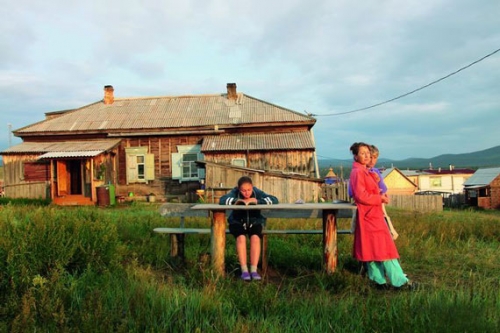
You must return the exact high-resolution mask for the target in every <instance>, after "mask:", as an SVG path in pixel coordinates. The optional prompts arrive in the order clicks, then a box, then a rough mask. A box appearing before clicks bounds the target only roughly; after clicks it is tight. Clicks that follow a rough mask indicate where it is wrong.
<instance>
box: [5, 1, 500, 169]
mask: <svg viewBox="0 0 500 333" xmlns="http://www.w3.org/2000/svg"><path fill="white" fill-rule="evenodd" d="M0 1H1V6H0V15H1V17H2V20H0V50H1V52H0V150H4V149H6V148H8V146H9V139H10V140H11V142H12V144H17V143H19V142H21V141H20V139H19V138H16V137H11V136H10V135H9V131H8V128H9V124H10V125H11V127H12V128H13V129H18V128H21V127H23V126H26V125H28V124H31V123H34V122H36V121H40V120H42V119H43V118H44V113H45V112H50V111H57V110H64V109H69V108H75V107H79V106H83V105H86V104H89V103H92V102H95V101H97V100H100V99H102V97H103V87H104V85H108V84H111V85H113V86H114V88H115V96H116V97H139V96H160V95H188V94H213V93H224V92H225V90H226V83H228V82H236V84H237V86H238V91H239V92H243V93H245V94H248V95H250V96H253V97H256V98H259V99H263V100H265V101H268V102H271V103H274V104H278V105H281V106H284V107H287V108H289V109H292V110H295V111H298V112H308V113H313V114H315V115H317V123H316V125H315V126H314V134H315V138H316V146H317V152H318V155H319V157H320V158H321V157H324V158H341V159H344V158H349V157H350V155H349V146H350V145H351V144H352V143H353V142H355V141H365V142H369V143H373V144H375V145H377V146H378V147H379V148H380V151H381V157H384V158H391V159H404V158H409V157H433V156H436V155H441V154H447V153H454V154H459V153H467V152H473V151H477V150H483V149H487V148H490V147H493V146H497V145H500V136H499V135H498V127H499V125H500V98H499V91H500V52H499V53H496V54H494V55H492V56H491V57H488V58H487V59H485V60H483V61H481V62H479V63H477V64H475V65H474V66H472V67H470V68H468V69H466V70H464V71H462V72H460V73H458V74H456V75H454V76H451V77H450V78H448V79H446V80H443V81H441V82H439V83H437V84H435V85H432V86H431V87H428V88H426V89H424V90H421V91H419V92H416V93H414V94H412V95H410V96H408V97H405V98H401V99H398V100H396V101H394V102H391V103H387V104H384V105H382V106H380V107H376V108H372V109H369V110H366V111H362V112H356V113H351V114H345V115H337V116H325V115H331V114H335V113H342V112H346V111H350V110H354V109H358V108H363V107H366V106H370V105H373V104H376V103H380V102H383V101H385V100H388V99H391V98H393V97H396V96H399V95H401V94H404V93H406V92H409V91H412V90H414V89H416V88H419V87H421V86H423V85H426V84H428V83H430V82H432V81H434V80H436V79H439V78H441V77H443V76H445V75H447V74H449V73H451V72H453V71H455V70H457V69H459V68H461V67H463V66H466V65H468V64H469V63H471V62H473V61H475V60H477V59H479V58H481V57H483V56H485V55H487V54H489V53H491V52H493V51H495V50H497V49H499V48H500V29H498V14H499V13H500V2H499V1H498V0H482V1H474V0H434V1H430V0H418V1H415V0H407V1H397V0H365V1H357V2H354V1H348V0H345V1H344V0H342V1H340V0H330V1H321V0H308V1H305V0H301V1H298V0H286V1H282V0H276V1H261V0H254V1H238V0H233V1H223V0H214V1H210V0H205V1H197V0H191V1H189V0H183V1H178V0H176V1H171V0H163V1H148V0H142V1H130V0H121V1H114V0H109V1H105V2H103V1H94V0H87V1H73V0H64V1H62V0H48V1H34V0H30V1H28V0H18V1H6V0H0Z"/></svg>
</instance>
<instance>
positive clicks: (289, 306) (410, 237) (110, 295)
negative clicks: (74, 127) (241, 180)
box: [0, 204, 500, 333]
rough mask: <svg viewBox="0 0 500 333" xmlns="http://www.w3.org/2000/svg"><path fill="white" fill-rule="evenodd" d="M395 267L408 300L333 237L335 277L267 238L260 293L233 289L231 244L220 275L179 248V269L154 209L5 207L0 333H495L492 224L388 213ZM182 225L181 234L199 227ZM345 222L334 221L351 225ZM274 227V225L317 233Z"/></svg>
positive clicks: (462, 217)
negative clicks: (404, 276)
mask: <svg viewBox="0 0 500 333" xmlns="http://www.w3.org/2000/svg"><path fill="white" fill-rule="evenodd" d="M390 214H391V218H392V220H393V222H394V224H395V227H396V228H397V230H398V232H399V234H400V238H399V239H398V240H397V241H396V242H397V245H398V249H399V251H400V254H401V263H402V266H403V268H404V270H405V271H406V272H407V273H408V274H409V276H410V277H411V278H412V279H414V280H417V281H419V282H420V283H422V284H423V289H422V290H419V291H417V292H395V291H379V290H376V289H373V288H372V287H370V285H369V283H368V281H367V279H366V277H364V276H362V275H360V274H359V265H358V263H357V262H356V261H354V260H353V259H352V258H351V255H350V254H351V249H352V236H350V235H341V236H339V244H338V246H339V254H340V259H339V268H338V270H337V272H336V273H335V274H333V275H326V274H324V273H323V270H322V266H321V259H322V251H321V242H322V240H321V236H319V235H315V236H309V235H308V236H305V235H288V236H271V237H269V254H270V256H269V265H270V268H269V271H268V275H267V277H266V278H265V280H264V281H262V282H261V283H244V282H242V281H239V280H238V274H239V272H238V265H237V259H236V254H235V251H234V239H232V237H228V239H227V243H228V244H227V246H226V271H227V276H226V277H223V278H221V277H218V276H215V275H214V274H213V272H212V271H211V270H210V267H209V265H208V264H207V263H206V261H204V260H202V258H203V255H204V254H205V253H206V252H207V251H208V249H209V237H208V236H206V235H192V236H189V237H186V262H184V263H182V262H179V261H178V260H173V259H172V258H169V257H168V253H169V240H168V238H167V237H164V236H162V235H158V234H155V233H153V232H152V230H153V229H154V228H155V227H159V226H177V225H178V224H179V221H178V219H164V218H162V217H161V216H159V214H158V213H157V211H156V210H155V206H153V205H140V204H139V205H133V206H131V207H127V208H126V209H102V208H95V207H90V208H88V207H87V208H58V207H50V206H49V207H38V206H29V205H28V206H26V205H23V206H15V205H7V206H3V207H0V233H1V235H2V236H1V237H0V332H35V331H42V332H187V331H188V332H254V331H261V332H280V333H282V332H328V331H338V332H345V331H348V332H392V331H395V332H396V331H399V332H496V331H498V330H499V328H500V325H499V321H500V302H499V297H500V277H499V272H500V260H499V259H498V258H499V257H498V253H499V250H500V248H499V239H500V216H499V215H498V214H496V215H494V214H484V213H480V212H442V213H439V214H418V213H413V212H406V211H398V210H392V211H390ZM208 223H209V222H208V221H206V220H205V219H187V221H186V225H189V226H208ZM348 224H349V221H348V220H342V221H340V228H342V229H344V228H348ZM320 226H321V221H318V220H295V221H289V220H270V221H269V222H268V227H269V228H277V229H279V228H319V227H320Z"/></svg>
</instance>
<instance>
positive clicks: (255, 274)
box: [250, 272, 262, 281]
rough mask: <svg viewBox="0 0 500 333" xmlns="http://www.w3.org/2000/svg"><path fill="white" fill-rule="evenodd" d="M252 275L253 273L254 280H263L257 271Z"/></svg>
mask: <svg viewBox="0 0 500 333" xmlns="http://www.w3.org/2000/svg"><path fill="white" fill-rule="evenodd" d="M250 275H252V280H256V281H259V280H262V278H261V277H260V275H259V273H257V272H252V273H251V274H250Z"/></svg>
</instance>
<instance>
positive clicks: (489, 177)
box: [464, 168, 500, 187]
mask: <svg viewBox="0 0 500 333" xmlns="http://www.w3.org/2000/svg"><path fill="white" fill-rule="evenodd" d="M499 175H500V168H488V169H478V170H477V171H476V172H475V173H474V174H473V175H472V176H470V177H469V178H468V179H467V180H466V181H465V182H464V186H466V187H468V186H478V185H489V184H490V183H491V182H492V181H493V180H494V179H495V178H496V177H498V176H499Z"/></svg>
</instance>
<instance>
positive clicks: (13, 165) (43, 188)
mask: <svg viewBox="0 0 500 333" xmlns="http://www.w3.org/2000/svg"><path fill="white" fill-rule="evenodd" d="M37 157H38V155H4V156H3V164H4V190H5V196H6V197H10V198H41V199H47V198H50V182H49V180H48V179H47V180H44V176H43V175H42V174H43V172H44V171H43V169H44V168H45V167H41V168H40V167H39V166H36V167H34V165H35V164H33V163H27V165H28V168H29V167H30V166H31V167H34V168H35V169H36V171H37V172H36V176H37V177H35V178H34V179H33V181H30V177H28V179H25V169H24V163H25V162H35V161H36V159H37ZM46 167H47V169H46V170H45V172H47V171H48V168H49V167H48V166H46Z"/></svg>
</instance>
